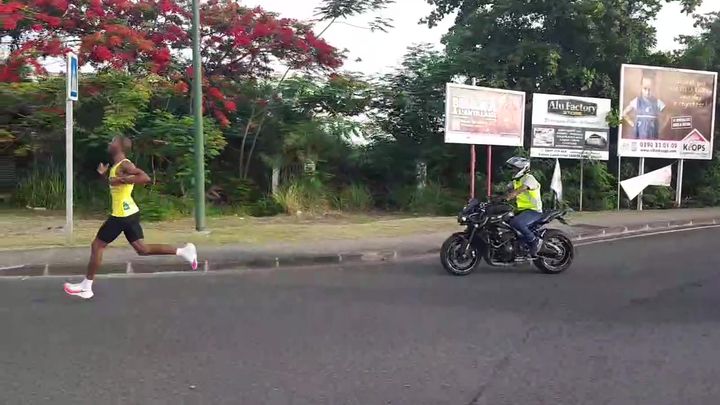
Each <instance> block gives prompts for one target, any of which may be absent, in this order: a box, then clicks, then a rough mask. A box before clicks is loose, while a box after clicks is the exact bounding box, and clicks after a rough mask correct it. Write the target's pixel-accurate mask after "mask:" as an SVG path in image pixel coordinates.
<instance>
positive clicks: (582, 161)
mask: <svg viewBox="0 0 720 405" xmlns="http://www.w3.org/2000/svg"><path fill="white" fill-rule="evenodd" d="M584 162H585V159H584V158H583V157H581V158H580V212H582V210H583V178H584V173H583V171H584V169H583V168H584V166H585V165H584V164H583V163H584Z"/></svg>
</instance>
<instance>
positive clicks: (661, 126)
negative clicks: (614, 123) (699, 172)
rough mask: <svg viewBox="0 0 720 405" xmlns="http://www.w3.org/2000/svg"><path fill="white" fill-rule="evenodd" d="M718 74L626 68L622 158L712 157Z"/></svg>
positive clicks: (620, 142) (622, 92) (622, 89)
mask: <svg viewBox="0 0 720 405" xmlns="http://www.w3.org/2000/svg"><path fill="white" fill-rule="evenodd" d="M716 90H717V73H716V72H701V71H693V70H683V69H671V68H660V67H653V66H637V65H623V66H622V71H621V79H620V113H621V114H620V115H621V118H622V122H621V125H620V128H619V134H620V136H619V140H618V155H619V156H631V157H651V158H668V159H712V146H713V131H714V130H715V101H716Z"/></svg>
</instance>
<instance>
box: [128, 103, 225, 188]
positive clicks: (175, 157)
mask: <svg viewBox="0 0 720 405" xmlns="http://www.w3.org/2000/svg"><path fill="white" fill-rule="evenodd" d="M147 117H148V119H147V120H145V122H144V124H145V125H144V127H143V128H141V129H140V130H139V131H138V132H139V135H138V138H137V141H136V145H137V147H136V150H137V154H138V155H139V156H141V157H144V158H145V160H151V161H152V162H154V164H155V165H156V166H153V167H154V168H155V169H154V171H155V173H154V174H157V173H160V174H159V177H160V180H161V181H163V182H164V183H166V185H167V189H168V190H172V192H173V193H176V194H179V195H183V196H184V195H186V194H187V193H188V192H189V190H190V189H192V184H193V182H194V177H193V172H194V168H195V158H194V144H195V139H194V136H193V125H194V121H193V118H192V117H190V116H182V117H177V116H175V115H173V114H171V113H169V112H165V111H157V110H156V111H153V112H152V114H147ZM204 134H205V160H206V163H207V162H209V161H210V160H212V159H214V158H216V157H217V156H219V155H220V152H221V151H222V150H223V148H224V147H225V145H226V141H225V138H224V136H223V134H222V132H221V131H220V129H219V128H218V126H217V125H216V124H215V123H214V122H213V121H212V120H210V119H207V118H206V119H205V122H204ZM205 176H206V181H207V182H210V181H211V173H210V172H209V171H207V172H206V174H205Z"/></svg>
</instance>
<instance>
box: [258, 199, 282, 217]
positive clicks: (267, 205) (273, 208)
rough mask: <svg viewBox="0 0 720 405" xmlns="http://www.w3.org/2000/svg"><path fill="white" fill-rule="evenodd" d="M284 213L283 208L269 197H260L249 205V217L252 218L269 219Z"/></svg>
mask: <svg viewBox="0 0 720 405" xmlns="http://www.w3.org/2000/svg"><path fill="white" fill-rule="evenodd" d="M283 211H284V208H283V206H281V205H280V204H278V202H277V201H276V200H275V199H273V198H270V197H262V198H260V199H259V200H257V201H256V202H255V203H254V204H252V205H250V215H252V216H254V217H271V216H273V215H277V214H280V213H282V212H283Z"/></svg>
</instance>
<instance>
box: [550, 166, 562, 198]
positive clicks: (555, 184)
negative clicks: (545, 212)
mask: <svg viewBox="0 0 720 405" xmlns="http://www.w3.org/2000/svg"><path fill="white" fill-rule="evenodd" d="M550 189H551V190H553V191H554V192H555V196H556V199H557V200H558V201H562V198H563V187H562V174H561V173H560V160H559V159H555V170H554V171H553V176H552V181H551V182H550Z"/></svg>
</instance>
